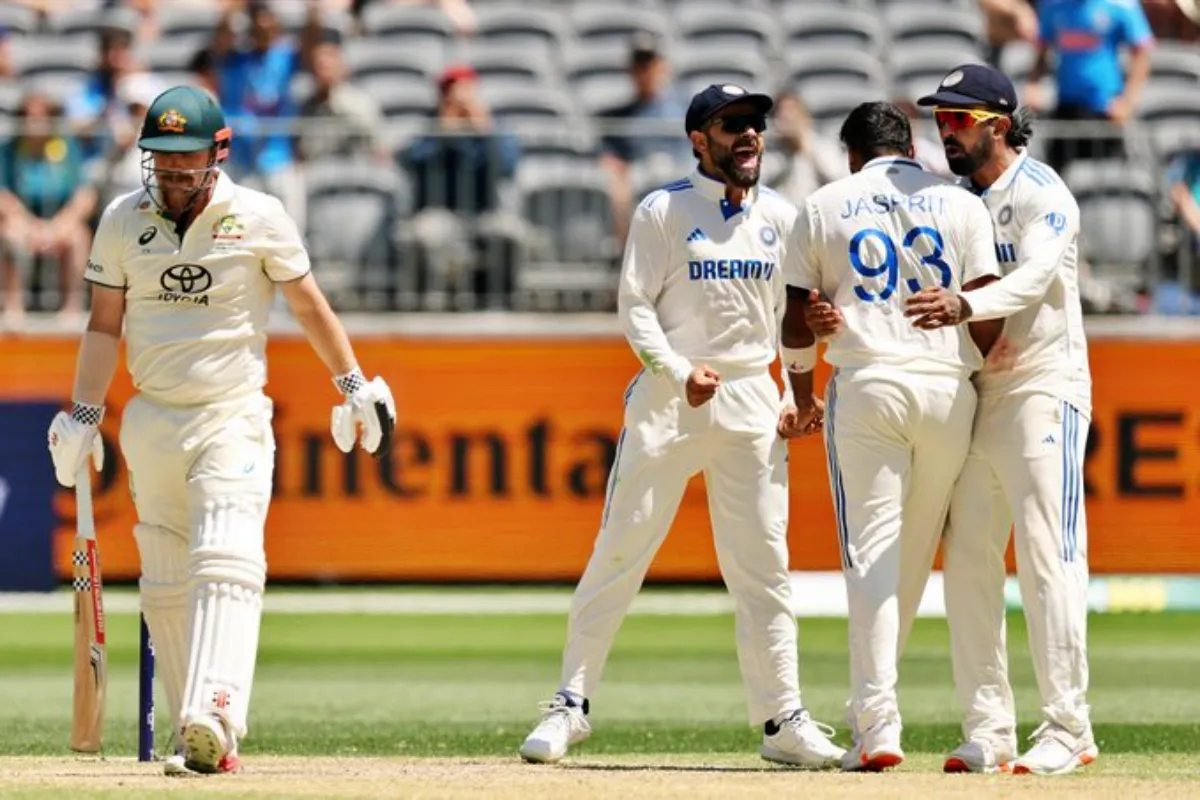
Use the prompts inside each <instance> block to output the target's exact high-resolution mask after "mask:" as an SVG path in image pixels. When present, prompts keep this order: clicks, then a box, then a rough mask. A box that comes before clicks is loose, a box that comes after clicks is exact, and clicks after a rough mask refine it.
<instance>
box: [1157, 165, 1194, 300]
mask: <svg viewBox="0 0 1200 800" xmlns="http://www.w3.org/2000/svg"><path fill="white" fill-rule="evenodd" d="M1167 185H1168V187H1170V188H1169V189H1168V194H1169V195H1170V198H1171V204H1172V205H1174V206H1175V212H1176V214H1178V215H1179V221H1180V223H1181V224H1182V227H1183V237H1182V239H1183V241H1182V242H1181V243H1180V245H1179V276H1178V283H1177V284H1176V285H1174V286H1172V285H1170V284H1167V283H1165V282H1164V283H1163V284H1161V285H1160V286H1159V287H1158V290H1157V291H1156V295H1157V297H1156V304H1155V305H1156V308H1155V310H1156V311H1157V312H1158V313H1160V314H1161V313H1176V314H1178V313H1190V314H1200V149H1196V150H1192V151H1190V152H1186V153H1184V154H1183V155H1180V156H1178V157H1177V158H1176V159H1175V160H1174V161H1173V162H1172V163H1171V165H1170V167H1169V168H1168V170H1167ZM1189 278H1190V280H1185V279H1189Z"/></svg>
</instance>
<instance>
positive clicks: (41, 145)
mask: <svg viewBox="0 0 1200 800" xmlns="http://www.w3.org/2000/svg"><path fill="white" fill-rule="evenodd" d="M61 118H62V112H61V109H59V107H58V106H57V104H56V103H55V101H54V100H53V99H51V98H50V97H49V96H47V95H43V94H39V93H37V92H30V93H28V94H26V95H25V97H24V98H22V101H21V106H20V109H19V111H18V114H17V124H18V126H19V127H18V132H17V135H16V136H15V137H13V139H11V140H10V141H9V142H7V143H6V144H5V145H4V147H3V148H2V149H0V286H2V287H3V290H4V301H3V320H4V323H5V324H6V325H8V326H13V327H16V326H19V325H20V320H21V318H22V316H23V314H24V296H23V287H22V281H21V273H22V272H25V271H27V270H26V269H24V268H25V267H27V266H28V265H30V264H31V263H32V262H33V260H34V259H36V258H38V257H41V256H49V257H51V258H53V259H55V260H56V261H57V262H58V288H59V292H60V295H61V297H62V306H61V308H60V312H61V313H62V314H64V315H73V314H77V313H78V312H79V311H80V310H81V309H82V302H81V297H82V289H83V285H82V281H83V268H84V263H85V261H86V259H87V253H88V248H89V247H90V246H91V233H90V229H89V227H88V222H89V220H90V219H91V218H92V215H93V214H94V213H95V211H96V208H97V203H96V192H95V190H94V189H92V188H91V187H89V186H87V184H86V183H85V182H84V173H83V169H84V166H83V164H84V160H83V154H82V153H81V151H80V147H79V143H78V142H77V141H76V140H75V138H74V137H72V136H69V135H67V136H60V135H58V134H57V133H56V130H57V128H58V126H59V123H60V121H61Z"/></svg>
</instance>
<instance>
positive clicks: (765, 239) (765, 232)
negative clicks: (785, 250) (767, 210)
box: [758, 225, 779, 247]
mask: <svg viewBox="0 0 1200 800" xmlns="http://www.w3.org/2000/svg"><path fill="white" fill-rule="evenodd" d="M758 240H759V241H760V242H762V243H763V247H774V246H775V244H776V243H777V242H778V241H779V234H778V233H776V232H775V229H774V228H772V227H771V226H770V225H767V226H765V227H764V228H763V229H762V230H761V231H759V232H758Z"/></svg>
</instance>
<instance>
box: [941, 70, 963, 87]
mask: <svg viewBox="0 0 1200 800" xmlns="http://www.w3.org/2000/svg"><path fill="white" fill-rule="evenodd" d="M962 79H963V74H962V70H961V69H956V70H954V72H951V73H950V74H949V75H947V76H946V77H944V78H942V88H943V89H945V88H946V87H948V86H957V85H958V84H960V83H962Z"/></svg>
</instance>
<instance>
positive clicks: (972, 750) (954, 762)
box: [942, 739, 1016, 775]
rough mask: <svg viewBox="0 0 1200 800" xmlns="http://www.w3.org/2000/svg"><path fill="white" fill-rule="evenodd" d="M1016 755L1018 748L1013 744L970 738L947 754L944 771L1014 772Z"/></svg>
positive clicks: (988, 773) (987, 773) (943, 766)
mask: <svg viewBox="0 0 1200 800" xmlns="http://www.w3.org/2000/svg"><path fill="white" fill-rule="evenodd" d="M1015 756H1016V748H1015V747H1013V746H1011V745H1007V744H1006V745H1001V746H999V747H997V746H996V745H995V744H993V743H992V742H991V741H990V740H988V739H969V740H967V741H965V742H963V743H962V744H960V745H959V746H958V747H956V748H954V751H953V752H952V753H950V755H948V756H946V763H944V764H942V772H979V773H983V774H985V775H990V774H992V773H994V772H1012V761H1013V758H1014V757H1015Z"/></svg>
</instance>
